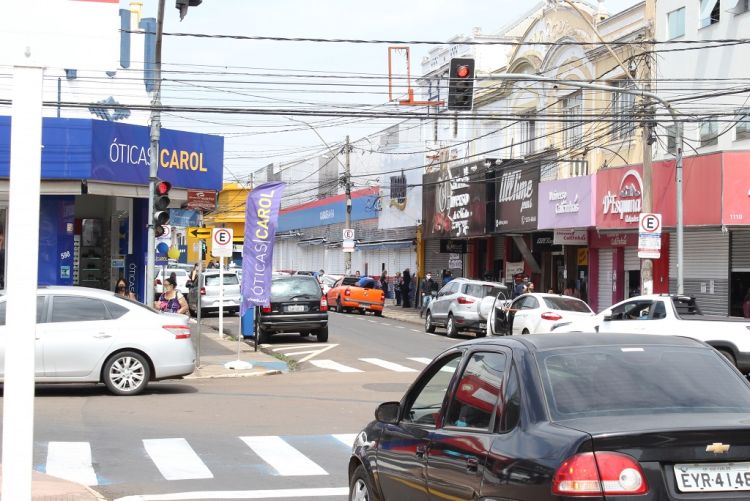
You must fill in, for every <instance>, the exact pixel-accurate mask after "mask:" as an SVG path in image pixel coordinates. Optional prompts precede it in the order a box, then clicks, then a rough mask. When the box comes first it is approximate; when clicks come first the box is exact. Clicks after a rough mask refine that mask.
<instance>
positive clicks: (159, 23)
mask: <svg viewBox="0 0 750 501" xmlns="http://www.w3.org/2000/svg"><path fill="white" fill-rule="evenodd" d="M163 29H164V0H159V12H158V14H157V16H156V51H155V52H156V54H155V57H154V79H155V80H156V81H155V82H154V95H153V98H152V100H151V131H150V136H151V144H150V146H149V150H148V151H149V155H150V159H149V160H150V162H149V172H148V216H147V217H148V221H147V223H148V238H147V241H146V293H145V297H146V304H147V305H149V306H151V305H153V304H154V261H155V255H154V254H155V252H156V248H155V246H156V235H155V233H154V190H155V189H156V180H157V174H158V172H159V138H160V134H161V112H160V111H159V107H160V106H161V39H162V32H163Z"/></svg>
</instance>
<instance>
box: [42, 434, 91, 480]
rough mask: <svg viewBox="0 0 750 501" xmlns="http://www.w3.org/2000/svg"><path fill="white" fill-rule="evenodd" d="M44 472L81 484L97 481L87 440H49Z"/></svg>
mask: <svg viewBox="0 0 750 501" xmlns="http://www.w3.org/2000/svg"><path fill="white" fill-rule="evenodd" d="M45 472H46V473H47V475H52V476H53V477H58V478H62V479H65V480H70V481H71V482H76V483H79V484H83V485H97V484H98V483H99V480H98V479H97V478H96V472H95V471H94V467H93V466H92V464H91V445H90V444H89V443H88V442H50V443H49V445H48V446H47V467H46V470H45Z"/></svg>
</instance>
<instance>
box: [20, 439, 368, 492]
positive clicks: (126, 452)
mask: <svg viewBox="0 0 750 501" xmlns="http://www.w3.org/2000/svg"><path fill="white" fill-rule="evenodd" d="M355 438H356V434H354V433H346V434H330V435H293V436H276V435H262V436H239V437H225V440H222V441H219V443H216V444H215V445H214V446H213V447H208V448H207V447H206V445H207V444H206V443H205V442H202V441H201V440H199V439H196V440H195V442H196V443H195V444H192V443H191V440H188V439H186V438H172V437H170V438H148V439H142V440H140V441H138V442H137V443H132V444H129V447H126V448H124V449H123V448H120V447H118V450H117V458H116V460H115V461H113V460H112V457H111V456H112V444H110V443H109V442H110V440H106V441H103V442H107V443H103V444H102V449H101V450H98V449H97V443H96V442H95V441H94V442H81V441H69V442H66V441H50V442H48V443H46V444H37V446H36V447H35V451H34V453H35V469H36V470H37V471H40V472H42V473H47V474H49V475H53V476H55V477H59V478H62V479H65V480H69V481H72V482H76V483H79V484H83V485H88V486H91V487H95V486H102V485H112V484H122V483H133V482H143V481H144V479H145V480H150V481H152V482H154V483H157V482H158V483H161V482H164V481H183V480H211V479H214V478H216V479H219V478H227V477H229V476H236V475H243V476H255V477H257V478H261V477H268V478H271V477H283V478H289V477H331V478H332V481H335V482H336V483H340V482H341V480H342V479H345V478H346V475H347V470H346V465H347V462H348V459H349V455H350V453H351V447H352V444H353V443H354V440H355ZM125 463H128V464H136V463H137V464H139V465H140V468H139V469H138V472H137V473H131V474H132V475H133V476H135V477H137V478H126V477H122V475H125V474H123V473H122V470H126V471H127V470H128V469H127V468H124V469H123V468H121V466H122V465H123V464H125ZM226 469H229V470H231V471H229V472H227V471H222V470H226ZM344 485H346V484H344Z"/></svg>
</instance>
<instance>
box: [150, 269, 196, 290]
mask: <svg viewBox="0 0 750 501" xmlns="http://www.w3.org/2000/svg"><path fill="white" fill-rule="evenodd" d="M172 273H174V274H175V278H176V279H177V290H178V291H180V292H182V294H183V295H184V296H186V297H187V294H188V286H187V283H188V280H189V279H190V273H189V272H188V271H187V270H185V269H184V268H167V273H166V274H165V273H164V268H159V273H157V274H156V285H155V286H154V292H155V293H156V294H161V293H162V292H164V278H165V277H166V278H169V276H170V275H171V274H172Z"/></svg>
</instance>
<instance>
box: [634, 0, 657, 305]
mask: <svg viewBox="0 0 750 501" xmlns="http://www.w3.org/2000/svg"><path fill="white" fill-rule="evenodd" d="M655 13H656V2H655V0H646V16H645V17H646V43H648V44H649V50H648V51H646V53H645V54H644V56H645V59H644V65H645V68H644V71H642V72H641V78H642V79H643V89H644V90H645V91H646V92H650V91H651V61H649V59H648V58H649V55H650V54H652V52H651V49H653V45H651V42H652V41H653V26H652V24H651V21H649V19H654V18H655V17H654V16H655ZM643 102H644V103H646V100H645V99H644V100H643ZM643 111H644V114H643V127H641V146H642V147H643V200H642V205H641V212H646V213H648V212H653V210H654V196H653V189H652V186H653V175H652V170H651V160H652V158H651V155H652V149H651V144H652V141H651V134H652V129H651V127H652V124H653V122H652V120H651V117H652V116H653V114H652V113H653V110H652V109H651V105H650V103H649V104H648V105H647V106H644V109H643ZM638 231H640V228H639V229H638ZM653 293H654V262H653V261H652V260H651V259H641V294H653Z"/></svg>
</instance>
